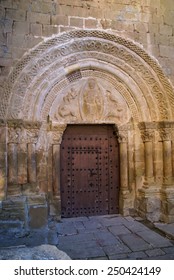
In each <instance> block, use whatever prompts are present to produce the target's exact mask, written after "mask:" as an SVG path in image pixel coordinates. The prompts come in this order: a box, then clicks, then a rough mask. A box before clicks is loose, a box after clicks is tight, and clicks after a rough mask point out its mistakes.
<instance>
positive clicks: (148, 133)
mask: <svg viewBox="0 0 174 280" xmlns="http://www.w3.org/2000/svg"><path fill="white" fill-rule="evenodd" d="M141 138H142V140H143V142H150V141H153V139H154V131H153V130H151V129H145V130H141Z"/></svg>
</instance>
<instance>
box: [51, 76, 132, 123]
mask: <svg viewBox="0 0 174 280" xmlns="http://www.w3.org/2000/svg"><path fill="white" fill-rule="evenodd" d="M50 117H51V120H53V121H58V122H61V123H62V122H72V123H75V122H81V121H82V122H91V123H93V122H98V121H99V122H102V121H104V122H114V123H117V124H124V123H127V122H128V121H129V119H130V117H131V116H130V111H129V108H128V106H127V103H126V101H125V100H124V98H123V97H122V95H121V94H120V93H119V92H118V91H117V90H116V89H115V88H114V87H113V86H112V85H111V84H109V83H108V82H106V81H103V80H102V79H96V78H93V77H90V78H87V79H82V80H81V81H80V82H76V83H73V84H71V86H69V87H68V88H66V90H64V91H63V92H62V93H61V94H59V95H58V96H57V97H56V99H55V101H54V102H53V105H52V108H51V112H50Z"/></svg>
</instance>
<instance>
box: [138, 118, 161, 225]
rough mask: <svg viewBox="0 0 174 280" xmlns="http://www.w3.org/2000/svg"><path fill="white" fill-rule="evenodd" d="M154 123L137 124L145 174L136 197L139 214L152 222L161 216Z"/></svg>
mask: <svg viewBox="0 0 174 280" xmlns="http://www.w3.org/2000/svg"><path fill="white" fill-rule="evenodd" d="M155 125H156V124H154V123H141V124H140V125H139V127H140V132H141V137H142V140H143V143H144V163H145V174H144V184H143V186H142V188H141V189H139V191H138V198H137V201H138V211H139V215H141V216H143V217H145V218H147V219H148V220H150V221H153V222H154V221H159V219H160V216H161V200H160V186H158V185H157V184H156V182H155V176H154V173H155V172H154V146H153V145H154V143H155V130H156V126H155Z"/></svg>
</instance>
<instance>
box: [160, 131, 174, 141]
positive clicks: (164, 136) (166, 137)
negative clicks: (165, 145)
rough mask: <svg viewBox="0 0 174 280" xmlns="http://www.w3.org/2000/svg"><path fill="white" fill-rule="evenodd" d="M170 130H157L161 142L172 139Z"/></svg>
mask: <svg viewBox="0 0 174 280" xmlns="http://www.w3.org/2000/svg"><path fill="white" fill-rule="evenodd" d="M171 132H172V131H171V129H170V128H161V129H159V135H160V138H161V141H171V139H172V133H171Z"/></svg>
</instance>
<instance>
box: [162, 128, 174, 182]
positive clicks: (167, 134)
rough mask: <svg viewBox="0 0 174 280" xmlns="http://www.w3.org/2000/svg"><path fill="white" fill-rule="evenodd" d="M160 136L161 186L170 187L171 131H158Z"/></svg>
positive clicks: (165, 129)
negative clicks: (161, 149)
mask: <svg viewBox="0 0 174 280" xmlns="http://www.w3.org/2000/svg"><path fill="white" fill-rule="evenodd" d="M160 136H161V140H162V143H163V178H164V180H163V184H164V185H170V184H171V183H172V142H171V130H170V129H167V128H164V129H160Z"/></svg>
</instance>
